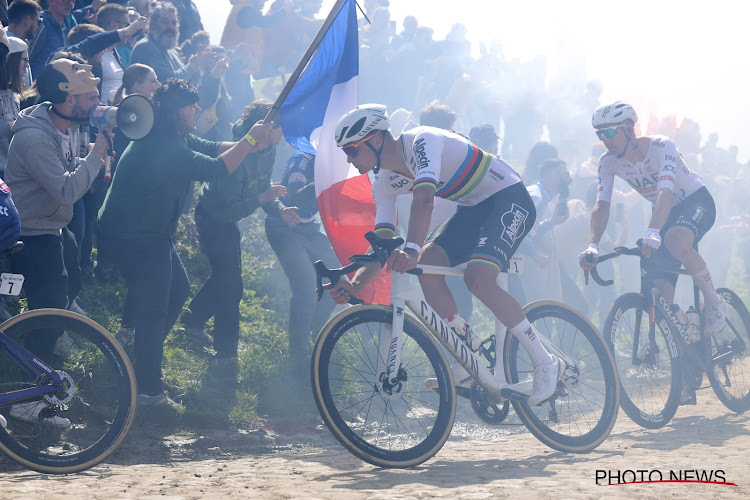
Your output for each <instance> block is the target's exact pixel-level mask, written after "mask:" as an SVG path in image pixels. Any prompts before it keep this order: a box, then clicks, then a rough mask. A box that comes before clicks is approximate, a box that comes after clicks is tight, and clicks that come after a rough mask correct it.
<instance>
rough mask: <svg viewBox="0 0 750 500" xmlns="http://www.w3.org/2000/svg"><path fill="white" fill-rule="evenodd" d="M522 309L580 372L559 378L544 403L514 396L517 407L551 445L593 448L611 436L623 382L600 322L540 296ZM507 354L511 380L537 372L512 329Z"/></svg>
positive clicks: (580, 449)
mask: <svg viewBox="0 0 750 500" xmlns="http://www.w3.org/2000/svg"><path fill="white" fill-rule="evenodd" d="M524 312H525V313H526V317H527V318H528V320H529V322H530V323H531V324H532V325H533V326H534V328H535V329H536V330H537V332H538V333H540V334H542V335H544V336H546V337H547V338H548V339H549V340H550V341H551V342H552V344H553V345H554V346H555V347H557V348H558V349H560V351H562V352H563V353H564V354H566V355H567V356H570V357H571V358H573V359H574V360H575V361H576V367H577V369H578V371H577V378H574V377H572V376H569V375H568V376H566V377H565V378H564V379H563V380H562V381H561V382H559V383H558V390H557V392H556V393H555V395H554V396H553V397H552V398H551V399H549V400H547V401H546V402H544V403H542V404H541V405H539V406H535V407H530V406H529V405H528V404H527V403H526V400H525V399H523V400H521V399H514V400H511V402H512V404H513V409H514V410H515V411H516V413H517V414H518V417H519V418H520V419H521V421H522V422H523V423H524V424H525V425H526V427H527V428H528V429H529V431H531V433H532V434H533V435H534V436H535V437H536V438H537V439H539V440H540V441H541V442H543V443H544V444H546V445H547V446H549V447H550V448H553V449H555V450H558V451H562V452H568V453H586V452H589V451H591V450H593V449H594V448H596V447H597V446H599V445H600V444H601V443H602V442H603V441H604V440H605V439H606V438H607V436H608V435H609V433H610V432H611V431H612V428H613V427H614V425H615V421H616V420H617V412H618V403H619V388H618V384H617V373H616V371H615V368H614V363H613V361H612V356H611V354H610V352H609V349H608V348H607V345H606V343H605V342H604V340H603V339H602V338H601V337H600V336H599V334H598V332H597V331H596V328H594V326H593V325H592V324H591V323H590V322H589V321H588V320H587V319H586V318H585V317H583V316H582V315H581V314H580V313H578V312H577V311H576V310H575V309H573V308H571V307H569V306H567V305H565V304H562V303H560V302H556V301H550V300H540V301H536V302H532V303H530V304H528V305H527V306H526V307H525V308H524ZM503 356H504V360H505V369H506V376H507V378H508V380H509V381H510V382H511V383H518V382H519V381H522V380H525V379H529V378H533V375H534V367H533V364H532V363H531V361H530V358H529V356H528V353H527V352H526V350H525V349H523V348H520V343H519V341H518V339H517V338H516V337H515V336H514V335H510V334H508V335H506V336H505V342H504V348H503ZM580 368H585V369H584V370H581V369H580ZM570 371H571V375H572V374H573V372H575V370H574V369H572V368H571V369H570ZM567 373H568V370H566V374H567Z"/></svg>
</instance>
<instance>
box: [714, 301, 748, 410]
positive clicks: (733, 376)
mask: <svg viewBox="0 0 750 500" xmlns="http://www.w3.org/2000/svg"><path fill="white" fill-rule="evenodd" d="M717 292H718V293H719V295H721V298H722V299H724V302H725V303H726V322H727V326H726V327H725V328H724V329H723V330H722V331H720V332H719V333H717V334H716V335H713V336H712V337H711V338H710V345H711V351H710V352H711V360H710V366H707V367H706V374H707V375H708V380H709V381H710V382H711V387H713V389H714V392H716V395H717V396H718V398H719V399H720V400H721V402H722V403H724V405H726V407H727V408H729V409H730V410H732V411H736V412H742V411H747V410H749V409H750V357H748V346H750V313H748V310H747V307H745V304H744V303H743V302H742V300H741V299H740V298H739V297H738V296H737V294H735V293H734V292H732V291H731V290H728V289H726V288H719V289H718V290H717Z"/></svg>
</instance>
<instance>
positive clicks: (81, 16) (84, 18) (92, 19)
mask: <svg viewBox="0 0 750 500" xmlns="http://www.w3.org/2000/svg"><path fill="white" fill-rule="evenodd" d="M88 3H89V5H86V6H85V7H81V8H80V9H76V10H74V11H73V17H74V18H75V20H76V23H78V24H83V23H91V24H96V22H97V15H98V14H99V9H101V8H102V6H104V5H106V4H107V0H93V1H91V2H88Z"/></svg>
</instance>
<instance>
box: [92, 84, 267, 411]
mask: <svg viewBox="0 0 750 500" xmlns="http://www.w3.org/2000/svg"><path fill="white" fill-rule="evenodd" d="M197 103H198V90H197V89H196V88H195V87H194V86H193V85H191V84H190V83H189V82H187V81H185V80H169V81H167V82H166V83H165V84H164V85H163V86H162V87H160V88H159V89H157V91H156V93H155V95H154V107H155V111H156V121H155V123H154V128H153V130H152V131H151V133H150V134H149V135H148V136H146V137H145V138H144V139H142V140H140V141H135V142H132V143H131V144H130V146H128V148H127V149H126V150H125V152H124V153H123V154H122V157H120V161H119V163H118V165H117V171H116V172H115V175H114V177H113V179H112V185H111V186H110V189H109V192H108V193H107V196H106V198H105V199H104V204H103V205H102V208H101V210H99V230H100V234H101V236H102V241H101V242H100V245H103V246H107V247H108V251H109V252H111V255H112V256H113V258H114V260H115V262H116V264H117V267H118V269H119V270H120V273H121V274H122V275H123V277H124V278H125V282H126V284H127V287H128V297H129V301H130V302H131V305H132V314H133V315H134V318H135V372H136V378H137V381H138V391H139V393H140V394H139V396H138V405H139V406H141V407H143V406H161V407H171V406H173V405H174V402H171V401H170V400H169V399H168V398H167V396H166V395H165V394H164V392H163V390H162V381H161V363H162V357H163V353H164V340H165V338H166V336H167V334H168V333H169V331H170V330H171V329H172V326H173V325H174V323H175V321H176V320H177V317H178V315H179V313H180V311H181V310H182V306H183V304H184V303H185V300H186V299H187V297H188V295H189V293H190V282H189V281H188V277H187V274H186V273H185V269H184V268H183V267H182V261H181V260H180V256H179V255H178V254H177V249H176V248H175V245H174V243H173V242H172V237H173V236H174V233H175V231H176V230H177V222H178V219H179V217H180V208H181V207H182V206H183V204H184V202H185V200H186V199H187V197H188V196H189V194H190V193H189V190H190V188H191V187H192V184H193V181H194V180H203V181H216V180H218V179H221V178H222V177H225V176H226V175H228V174H231V173H232V172H234V170H235V169H236V168H237V167H238V166H239V165H240V163H241V162H242V160H243V159H244V158H245V156H246V155H247V154H248V153H250V152H253V151H258V150H260V149H261V148H262V147H264V144H265V142H264V141H265V139H266V138H267V136H268V133H269V131H270V128H271V126H270V125H271V124H264V125H256V126H255V127H253V128H252V129H251V130H250V132H248V134H247V135H246V136H245V137H244V139H240V140H239V141H238V142H235V143H219V142H211V141H206V140H203V139H199V138H198V137H196V136H194V135H193V132H195V128H196V122H195V119H196V116H197V115H198V113H199V112H200V108H199V107H198V104H197ZM245 139H246V140H245ZM105 240H106V242H105Z"/></svg>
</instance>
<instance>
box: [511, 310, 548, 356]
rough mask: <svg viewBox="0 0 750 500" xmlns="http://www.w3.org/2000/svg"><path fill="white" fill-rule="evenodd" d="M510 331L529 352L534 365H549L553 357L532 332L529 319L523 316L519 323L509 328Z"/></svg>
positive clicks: (532, 328)
mask: <svg viewBox="0 0 750 500" xmlns="http://www.w3.org/2000/svg"><path fill="white" fill-rule="evenodd" d="M510 333H512V334H513V335H515V336H516V338H517V339H518V341H519V342H521V345H522V346H523V347H524V349H526V351H527V352H528V353H529V357H530V358H531V362H532V363H534V366H539V365H549V364H551V363H553V362H554V359H553V358H552V356H551V355H550V353H548V352H547V349H545V348H544V345H543V344H542V341H541V340H539V337H538V336H537V335H536V333H535V332H534V327H532V326H531V323H529V320H528V319H526V318H524V319H523V321H521V322H520V323H519V324H517V325H516V326H514V327H513V328H511V329H510Z"/></svg>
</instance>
